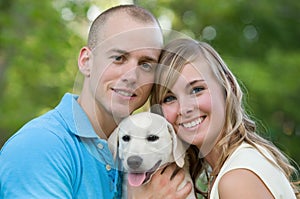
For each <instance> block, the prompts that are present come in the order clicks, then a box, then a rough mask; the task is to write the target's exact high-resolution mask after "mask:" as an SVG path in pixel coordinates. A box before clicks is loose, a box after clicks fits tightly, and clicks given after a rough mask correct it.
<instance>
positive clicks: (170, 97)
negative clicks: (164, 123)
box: [163, 96, 176, 103]
mask: <svg viewBox="0 0 300 199" xmlns="http://www.w3.org/2000/svg"><path fill="white" fill-rule="evenodd" d="M174 100H176V97H174V96H166V97H165V98H164V100H163V103H170V102H172V101H174Z"/></svg>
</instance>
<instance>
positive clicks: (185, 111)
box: [179, 98, 197, 115]
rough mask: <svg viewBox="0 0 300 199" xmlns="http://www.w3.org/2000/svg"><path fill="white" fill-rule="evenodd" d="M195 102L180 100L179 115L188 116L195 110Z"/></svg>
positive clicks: (185, 99)
mask: <svg viewBox="0 0 300 199" xmlns="http://www.w3.org/2000/svg"><path fill="white" fill-rule="evenodd" d="M196 107H197V101H196V99H195V98H184V99H181V100H180V108H179V109H180V110H179V111H180V114H181V115H189V114H191V113H193V112H194V111H195V110H196Z"/></svg>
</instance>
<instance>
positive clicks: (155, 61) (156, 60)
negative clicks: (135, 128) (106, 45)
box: [107, 48, 158, 63]
mask: <svg viewBox="0 0 300 199" xmlns="http://www.w3.org/2000/svg"><path fill="white" fill-rule="evenodd" d="M111 53H118V54H121V55H125V56H127V55H129V54H130V52H128V51H126V50H122V49H118V48H113V49H110V50H109V51H107V54H111ZM140 60H142V61H149V62H154V63H158V58H156V57H152V56H142V57H140Z"/></svg>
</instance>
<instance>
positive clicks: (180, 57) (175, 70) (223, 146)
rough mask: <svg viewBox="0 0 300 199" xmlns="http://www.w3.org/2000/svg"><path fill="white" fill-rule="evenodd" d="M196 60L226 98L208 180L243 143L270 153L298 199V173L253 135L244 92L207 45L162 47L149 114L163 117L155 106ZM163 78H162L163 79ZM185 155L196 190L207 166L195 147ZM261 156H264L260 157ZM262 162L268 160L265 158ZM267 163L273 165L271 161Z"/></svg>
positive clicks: (186, 42) (183, 43) (184, 42)
mask: <svg viewBox="0 0 300 199" xmlns="http://www.w3.org/2000/svg"><path fill="white" fill-rule="evenodd" d="M196 57H197V58H199V57H200V58H203V59H205V61H206V62H207V63H208V64H209V66H210V68H211V70H212V71H213V73H214V75H215V76H216V78H217V80H218V82H219V84H220V85H221V86H222V87H223V89H224V95H225V111H226V113H225V114H226V116H225V117H226V118H225V124H224V128H223V131H222V135H221V139H220V140H219V141H218V142H217V143H216V146H215V147H216V148H217V150H218V151H220V158H219V159H218V162H217V164H216V165H217V166H216V167H215V168H214V170H213V171H212V172H211V174H210V176H216V175H217V174H218V173H219V171H220V169H221V167H222V165H223V164H224V162H225V161H226V159H227V158H228V157H229V156H230V155H231V154H232V153H233V151H234V150H235V149H236V148H237V147H238V146H239V145H241V144H242V142H246V143H248V144H250V145H252V146H253V147H254V148H256V149H257V150H258V151H260V150H259V148H258V147H257V146H258V145H259V146H262V147H264V148H265V149H267V150H268V151H269V152H270V154H271V155H272V156H273V158H274V159H275V160H276V164H277V165H278V166H279V167H280V168H281V170H282V171H283V173H284V174H285V176H286V177H287V178H288V179H289V180H290V182H291V186H292V187H293V189H294V191H295V195H296V196H297V198H299V197H300V196H299V187H298V186H297V185H299V182H293V180H292V177H293V174H297V170H296V169H295V168H294V167H293V166H292V165H291V164H290V162H289V160H288V158H287V157H286V156H285V155H284V154H283V153H282V152H281V151H280V150H279V149H278V148H277V147H275V146H274V145H273V144H272V143H271V142H270V141H268V140H266V139H264V138H263V137H261V136H260V135H258V134H257V133H256V124H255V122H254V121H253V120H252V119H251V118H250V117H249V116H248V115H247V113H246V111H245V109H244V106H243V92H242V89H241V88H240V86H239V83H238V82H237V79H236V78H235V76H234V75H233V74H232V73H231V71H230V70H229V68H228V67H227V65H226V64H225V62H224V61H223V60H222V58H221V57H220V55H219V54H218V53H217V52H216V51H215V50H214V49H213V48H212V47H211V46H210V45H209V44H207V43H204V42H197V41H195V40H192V39H177V40H174V41H171V42H170V43H169V44H167V45H166V46H165V48H164V49H163V51H162V53H161V56H160V60H159V66H158V68H157V71H156V72H157V74H156V84H155V85H154V87H153V90H152V95H151V97H150V104H151V106H152V107H154V108H152V111H153V112H156V113H159V114H161V115H163V113H162V110H161V109H160V106H157V104H162V102H163V99H164V97H165V96H166V93H167V92H168V90H169V89H170V88H172V86H173V85H174V83H175V81H176V79H177V77H178V75H179V74H180V72H181V71H182V69H183V67H184V66H185V65H186V64H187V63H192V62H193V60H195V59H196ZM163 74H164V75H165V76H164V77H162V75H163ZM260 152H261V151H260ZM261 153H262V152H261ZM188 154H189V156H190V166H191V167H190V173H191V176H192V178H193V181H194V184H195V186H196V181H197V179H198V178H199V175H200V174H201V173H203V172H205V173H206V174H207V176H208V172H207V163H206V162H205V160H204V159H200V160H199V158H198V154H199V149H198V148H197V147H196V146H194V145H191V146H190V148H189V150H188ZM262 155H264V154H263V153H262ZM264 156H265V155H264ZM265 158H267V157H266V156H265ZM267 159H268V158H267ZM269 161H270V160H269ZM270 162H271V163H272V164H274V163H273V161H270ZM276 164H274V165H276ZM208 180H209V179H208ZM195 190H197V192H198V193H200V194H202V195H203V196H205V197H208V192H204V191H201V190H199V189H198V188H197V187H195Z"/></svg>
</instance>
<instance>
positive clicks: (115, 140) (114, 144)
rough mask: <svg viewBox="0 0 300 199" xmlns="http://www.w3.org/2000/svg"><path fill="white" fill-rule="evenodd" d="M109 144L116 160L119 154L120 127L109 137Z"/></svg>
mask: <svg viewBox="0 0 300 199" xmlns="http://www.w3.org/2000/svg"><path fill="white" fill-rule="evenodd" d="M107 142H108V147H109V149H110V151H111V152H112V154H113V158H114V160H116V158H117V154H118V145H119V127H117V128H115V130H114V131H113V132H112V134H111V135H110V136H109V138H108V140H107Z"/></svg>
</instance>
